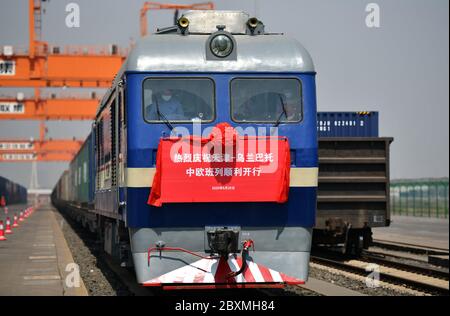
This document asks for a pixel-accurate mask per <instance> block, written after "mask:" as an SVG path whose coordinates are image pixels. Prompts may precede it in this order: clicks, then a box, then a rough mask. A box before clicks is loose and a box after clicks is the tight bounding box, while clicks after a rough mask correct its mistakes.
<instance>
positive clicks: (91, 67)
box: [0, 0, 127, 87]
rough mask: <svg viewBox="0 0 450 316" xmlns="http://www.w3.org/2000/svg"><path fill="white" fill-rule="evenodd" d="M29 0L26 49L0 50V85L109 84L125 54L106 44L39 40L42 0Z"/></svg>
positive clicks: (93, 85)
mask: <svg viewBox="0 0 450 316" xmlns="http://www.w3.org/2000/svg"><path fill="white" fill-rule="evenodd" d="M28 1H29V34H30V38H29V49H28V52H26V51H25V50H18V51H15V49H14V47H12V46H4V47H2V49H1V51H0V87H109V86H110V85H111V82H112V80H113V78H114V75H115V74H116V73H117V71H118V70H119V68H120V66H121V65H122V62H123V61H124V59H125V57H126V53H127V52H126V51H123V50H120V49H119V48H118V47H117V46H116V45H110V46H109V47H76V46H68V47H65V48H63V49H61V48H60V47H49V45H48V43H46V42H43V41H42V40H41V20H42V17H41V10H42V2H41V0H28Z"/></svg>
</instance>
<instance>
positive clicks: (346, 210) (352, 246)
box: [313, 112, 393, 254]
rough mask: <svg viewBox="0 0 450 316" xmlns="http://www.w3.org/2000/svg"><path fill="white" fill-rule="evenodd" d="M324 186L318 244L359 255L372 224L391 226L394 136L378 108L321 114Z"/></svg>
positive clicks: (321, 179)
mask: <svg viewBox="0 0 450 316" xmlns="http://www.w3.org/2000/svg"><path fill="white" fill-rule="evenodd" d="M317 130H318V135H319V186H318V200H317V214H316V224H315V227H314V234H313V244H314V245H332V246H336V245H342V246H343V247H342V250H343V251H344V252H346V253H348V254H359V253H361V251H362V249H364V248H368V247H369V245H370V244H371V242H372V228H373V227H385V226H389V225H390V197H389V191H390V189H389V181H390V177H389V170H390V167H389V166H390V165H389V160H390V144H391V142H392V141H393V139H392V138H390V137H379V135H378V112H318V117H317Z"/></svg>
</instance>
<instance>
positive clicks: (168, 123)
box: [155, 97, 173, 131]
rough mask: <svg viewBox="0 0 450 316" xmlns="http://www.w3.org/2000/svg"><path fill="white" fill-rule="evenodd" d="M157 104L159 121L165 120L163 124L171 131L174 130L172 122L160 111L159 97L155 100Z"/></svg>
mask: <svg viewBox="0 0 450 316" xmlns="http://www.w3.org/2000/svg"><path fill="white" fill-rule="evenodd" d="M155 103H156V112H157V113H158V117H159V119H161V118H162V119H163V122H164V123H165V124H166V125H167V127H169V128H170V130H171V131H172V130H173V125H172V124H171V123H170V121H169V120H168V119H167V117H166V116H165V115H164V114H162V113H161V111H160V110H159V103H158V97H156V98H155Z"/></svg>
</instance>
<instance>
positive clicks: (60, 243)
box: [0, 205, 87, 296]
mask: <svg viewBox="0 0 450 316" xmlns="http://www.w3.org/2000/svg"><path fill="white" fill-rule="evenodd" d="M25 207H26V206H25V205H15V206H9V212H8V213H9V214H8V215H5V214H4V212H3V210H1V212H0V220H4V222H3V223H4V224H6V223H5V218H6V216H10V217H11V221H12V218H13V216H14V213H15V212H17V211H20V210H23V209H24V208H25ZM54 212H55V210H54V209H53V208H52V207H50V206H43V207H39V208H38V209H37V210H36V211H35V212H34V213H33V214H32V215H31V216H30V217H28V218H27V219H25V221H24V222H20V223H19V225H20V226H19V227H18V228H14V229H13V234H9V235H6V237H7V238H8V240H5V241H0V295H52V296H61V295H69V296H72V295H74V296H75V295H77V296H78V295H87V291H86V288H85V286H84V283H83V281H82V280H81V279H79V284H78V286H77V284H76V281H77V279H76V278H75V275H76V272H74V271H75V269H76V268H75V267H74V265H73V262H74V261H73V258H72V254H71V253H70V250H69V248H68V246H67V243H66V241H65V239H64V236H63V234H62V230H61V227H60V223H58V222H57V220H56V217H55V214H54ZM11 224H12V223H11ZM66 269H67V272H66Z"/></svg>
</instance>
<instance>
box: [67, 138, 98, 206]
mask: <svg viewBox="0 0 450 316" xmlns="http://www.w3.org/2000/svg"><path fill="white" fill-rule="evenodd" d="M92 146H93V144H92V137H91V134H89V136H88V137H87V138H86V141H85V142H84V144H83V146H82V147H81V149H80V151H79V152H78V153H77V155H76V156H75V158H74V159H73V160H72V162H71V163H70V168H69V177H70V179H71V183H70V185H71V187H72V189H71V190H70V191H69V192H70V194H69V195H70V196H69V200H71V201H73V202H75V203H77V204H86V203H89V202H90V201H92V200H93V196H92V194H93V190H92V161H93V159H92V157H91V156H92V152H93V149H92Z"/></svg>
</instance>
